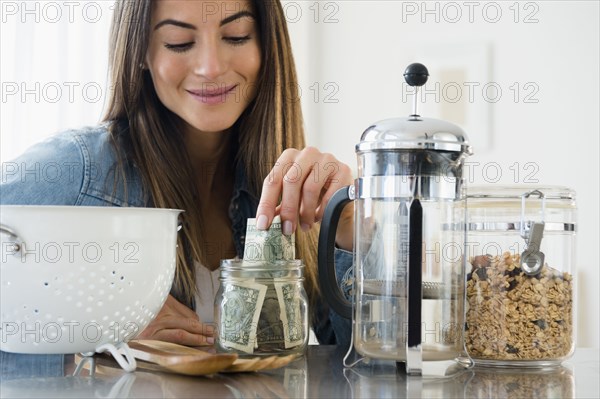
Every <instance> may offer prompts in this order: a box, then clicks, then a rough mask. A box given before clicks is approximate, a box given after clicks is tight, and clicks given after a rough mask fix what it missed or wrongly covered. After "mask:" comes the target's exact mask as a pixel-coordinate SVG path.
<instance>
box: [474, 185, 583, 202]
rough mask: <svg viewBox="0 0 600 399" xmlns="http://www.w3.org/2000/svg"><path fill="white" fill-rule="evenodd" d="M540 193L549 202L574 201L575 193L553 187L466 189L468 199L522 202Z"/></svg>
mask: <svg viewBox="0 0 600 399" xmlns="http://www.w3.org/2000/svg"><path fill="white" fill-rule="evenodd" d="M536 190H537V191H540V192H542V193H543V194H544V197H545V198H546V199H547V200H574V199H575V191H574V190H573V189H571V188H569V187H566V186H551V185H544V186H542V185H495V184H494V185H491V184H490V185H473V186H468V187H467V188H466V196H467V198H472V199H499V200H511V199H518V200H520V199H521V198H522V197H523V195H525V194H527V193H531V192H533V191H536Z"/></svg>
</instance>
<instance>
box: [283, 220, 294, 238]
mask: <svg viewBox="0 0 600 399" xmlns="http://www.w3.org/2000/svg"><path fill="white" fill-rule="evenodd" d="M292 232H293V230H292V222H290V221H289V220H286V221H285V222H283V234H285V235H286V236H291V235H292Z"/></svg>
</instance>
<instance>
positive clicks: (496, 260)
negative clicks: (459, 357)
mask: <svg viewBox="0 0 600 399" xmlns="http://www.w3.org/2000/svg"><path fill="white" fill-rule="evenodd" d="M470 263H471V266H472V269H471V272H470V273H469V274H468V275H467V317H466V319H467V323H466V332H465V340H466V346H467V351H468V352H469V354H470V355H471V356H472V357H474V358H480V359H493V360H544V359H559V358H562V357H565V356H567V355H568V354H569V353H570V352H571V350H572V346H573V282H572V279H573V277H572V275H571V274H569V273H566V272H565V273H561V272H560V271H558V270H556V269H553V268H551V267H549V266H548V265H547V264H545V265H544V267H543V268H542V270H541V271H540V273H538V274H537V275H535V276H528V275H527V274H525V273H524V272H523V271H522V270H521V266H520V265H521V263H520V254H511V253H510V252H505V253H503V254H502V255H501V256H490V255H481V256H476V257H473V258H472V259H471V260H470Z"/></svg>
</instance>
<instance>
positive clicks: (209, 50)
mask: <svg viewBox="0 0 600 399" xmlns="http://www.w3.org/2000/svg"><path fill="white" fill-rule="evenodd" d="M219 44H220V43H218V41H217V40H204V41H202V43H201V44H200V46H199V50H198V55H197V57H196V60H195V67H194V73H196V74H198V75H200V76H202V77H204V78H205V79H208V80H215V79H217V78H218V77H219V76H221V75H223V73H225V71H226V70H227V59H226V52H225V51H223V49H222V48H221V46H220V45H219Z"/></svg>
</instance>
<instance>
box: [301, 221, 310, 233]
mask: <svg viewBox="0 0 600 399" xmlns="http://www.w3.org/2000/svg"><path fill="white" fill-rule="evenodd" d="M300 228H301V229H302V231H304V232H305V233H306V232H307V231H308V230H310V225H309V224H308V223H302V224H301V225H300Z"/></svg>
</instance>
